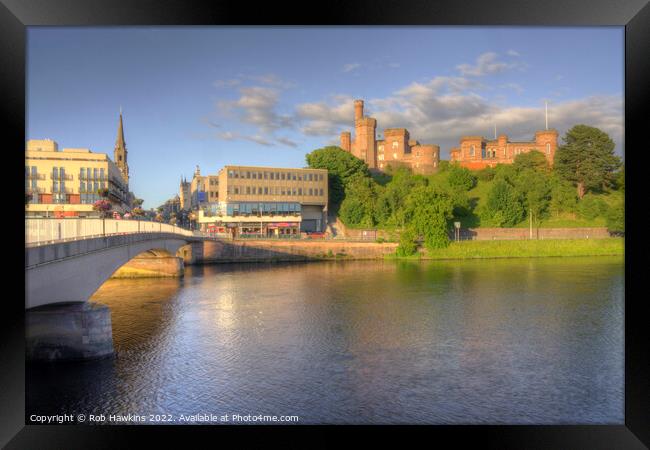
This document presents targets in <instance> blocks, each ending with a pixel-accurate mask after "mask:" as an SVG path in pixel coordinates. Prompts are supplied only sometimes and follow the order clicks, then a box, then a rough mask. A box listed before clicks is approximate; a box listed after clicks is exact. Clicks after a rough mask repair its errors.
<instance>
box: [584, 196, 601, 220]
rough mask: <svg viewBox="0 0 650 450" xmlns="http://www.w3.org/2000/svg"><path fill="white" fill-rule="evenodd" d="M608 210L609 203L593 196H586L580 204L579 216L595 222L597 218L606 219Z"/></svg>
mask: <svg viewBox="0 0 650 450" xmlns="http://www.w3.org/2000/svg"><path fill="white" fill-rule="evenodd" d="M607 209H608V208H607V203H605V201H604V200H603V199H602V198H598V197H594V196H592V195H586V196H585V197H583V198H582V200H580V202H579V203H578V214H580V217H582V218H584V219H587V220H593V219H595V218H596V217H605V215H606V214H607Z"/></svg>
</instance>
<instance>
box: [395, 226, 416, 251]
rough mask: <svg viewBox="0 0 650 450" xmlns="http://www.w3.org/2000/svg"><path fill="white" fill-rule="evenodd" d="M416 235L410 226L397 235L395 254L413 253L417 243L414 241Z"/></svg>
mask: <svg viewBox="0 0 650 450" xmlns="http://www.w3.org/2000/svg"><path fill="white" fill-rule="evenodd" d="M416 237H417V236H416V235H415V231H413V228H411V227H409V228H407V229H405V230H404V231H402V233H400V236H399V245H398V246H397V249H396V250H395V252H396V253H397V256H411V255H414V254H415V252H416V251H417V249H418V246H417V243H416V242H415V239H416Z"/></svg>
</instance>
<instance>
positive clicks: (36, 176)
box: [25, 173, 45, 180]
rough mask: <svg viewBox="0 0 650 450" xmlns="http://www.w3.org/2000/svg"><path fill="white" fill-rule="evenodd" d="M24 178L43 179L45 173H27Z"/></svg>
mask: <svg viewBox="0 0 650 450" xmlns="http://www.w3.org/2000/svg"><path fill="white" fill-rule="evenodd" d="M25 178H27V179H28V180H44V179H45V174H44V173H28V174H27V176H26V177H25Z"/></svg>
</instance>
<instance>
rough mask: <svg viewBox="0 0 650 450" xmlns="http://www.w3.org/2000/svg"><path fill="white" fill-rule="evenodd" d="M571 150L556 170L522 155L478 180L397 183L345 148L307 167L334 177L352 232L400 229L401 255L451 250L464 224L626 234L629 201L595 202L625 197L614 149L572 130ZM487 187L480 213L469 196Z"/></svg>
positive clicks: (398, 173)
mask: <svg viewBox="0 0 650 450" xmlns="http://www.w3.org/2000/svg"><path fill="white" fill-rule="evenodd" d="M564 142H565V143H564V145H562V146H561V147H560V148H559V149H558V151H557V152H556V155H555V160H554V165H553V167H552V168H551V167H549V165H548V164H547V160H546V157H545V156H544V154H542V153H541V152H537V151H532V152H529V153H524V154H521V155H518V156H517V157H516V159H515V162H514V164H512V165H497V166H496V167H495V168H486V169H484V170H481V171H478V172H471V171H469V170H467V169H465V168H463V167H460V166H458V165H455V164H451V165H450V164H449V163H447V162H442V163H441V166H440V171H439V173H438V174H436V175H431V176H423V175H415V174H412V173H411V172H410V171H409V170H408V169H405V168H398V169H396V170H394V171H392V172H390V173H389V174H388V175H389V176H378V175H372V174H371V173H370V171H369V170H368V167H367V165H366V164H365V163H364V162H363V161H361V160H360V159H358V158H356V157H354V156H352V155H351V154H350V153H348V152H346V151H344V150H342V149H340V148H339V147H325V148H321V149H318V150H314V151H313V152H311V153H309V154H308V155H307V163H308V165H309V166H310V167H313V168H321V169H327V170H328V173H329V192H330V199H329V201H330V209H331V210H333V211H334V212H336V213H338V216H339V218H340V219H341V220H342V221H343V222H344V223H345V224H346V225H349V226H361V227H380V228H393V229H399V230H400V231H401V232H400V247H399V249H398V252H399V253H401V254H411V253H412V252H414V251H415V248H416V244H415V241H416V240H418V239H421V240H422V241H423V243H424V245H425V246H426V247H427V248H429V249H433V248H439V247H444V246H446V245H448V243H449V238H448V230H449V229H450V226H451V224H452V222H453V221H456V220H462V221H463V222H464V223H465V224H472V225H473V226H496V227H511V226H514V225H516V224H518V223H520V222H521V221H522V220H524V219H529V220H531V221H532V222H533V223H534V224H535V226H539V224H540V222H541V221H542V220H543V219H544V218H546V217H549V216H550V215H551V214H556V215H560V214H572V215H573V216H574V217H575V215H576V214H578V215H580V216H581V217H583V218H586V219H593V218H595V217H598V216H601V217H605V218H606V219H607V224H608V227H609V228H610V230H611V231H617V232H622V231H623V230H624V207H623V206H624V205H623V195H619V196H618V197H617V198H618V200H617V201H616V202H614V204H613V205H609V204H607V203H606V202H605V201H604V200H603V199H602V198H600V196H597V195H594V194H598V193H601V192H604V191H611V190H620V191H622V192H624V189H625V180H624V170H623V169H622V164H621V161H620V158H618V157H617V156H616V155H615V154H614V142H613V141H612V140H611V139H610V138H609V136H607V134H606V133H604V132H602V131H601V130H598V129H596V128H593V127H588V126H586V125H576V126H575V127H573V128H572V129H570V130H569V131H568V132H567V133H566V135H565V137H564ZM442 173H445V176H441V174H442ZM480 181H484V182H490V185H491V186H490V189H489V192H488V193H487V197H486V198H485V199H484V201H483V202H482V203H481V204H480V205H477V199H476V198H474V197H471V196H470V194H469V191H470V190H472V189H473V188H474V187H475V186H476V184H477V183H478V182H480Z"/></svg>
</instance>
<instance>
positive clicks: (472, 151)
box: [469, 145, 475, 156]
mask: <svg viewBox="0 0 650 450" xmlns="http://www.w3.org/2000/svg"><path fill="white" fill-rule="evenodd" d="M469 156H475V150H474V146H473V145H472V146H470V148H469Z"/></svg>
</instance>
